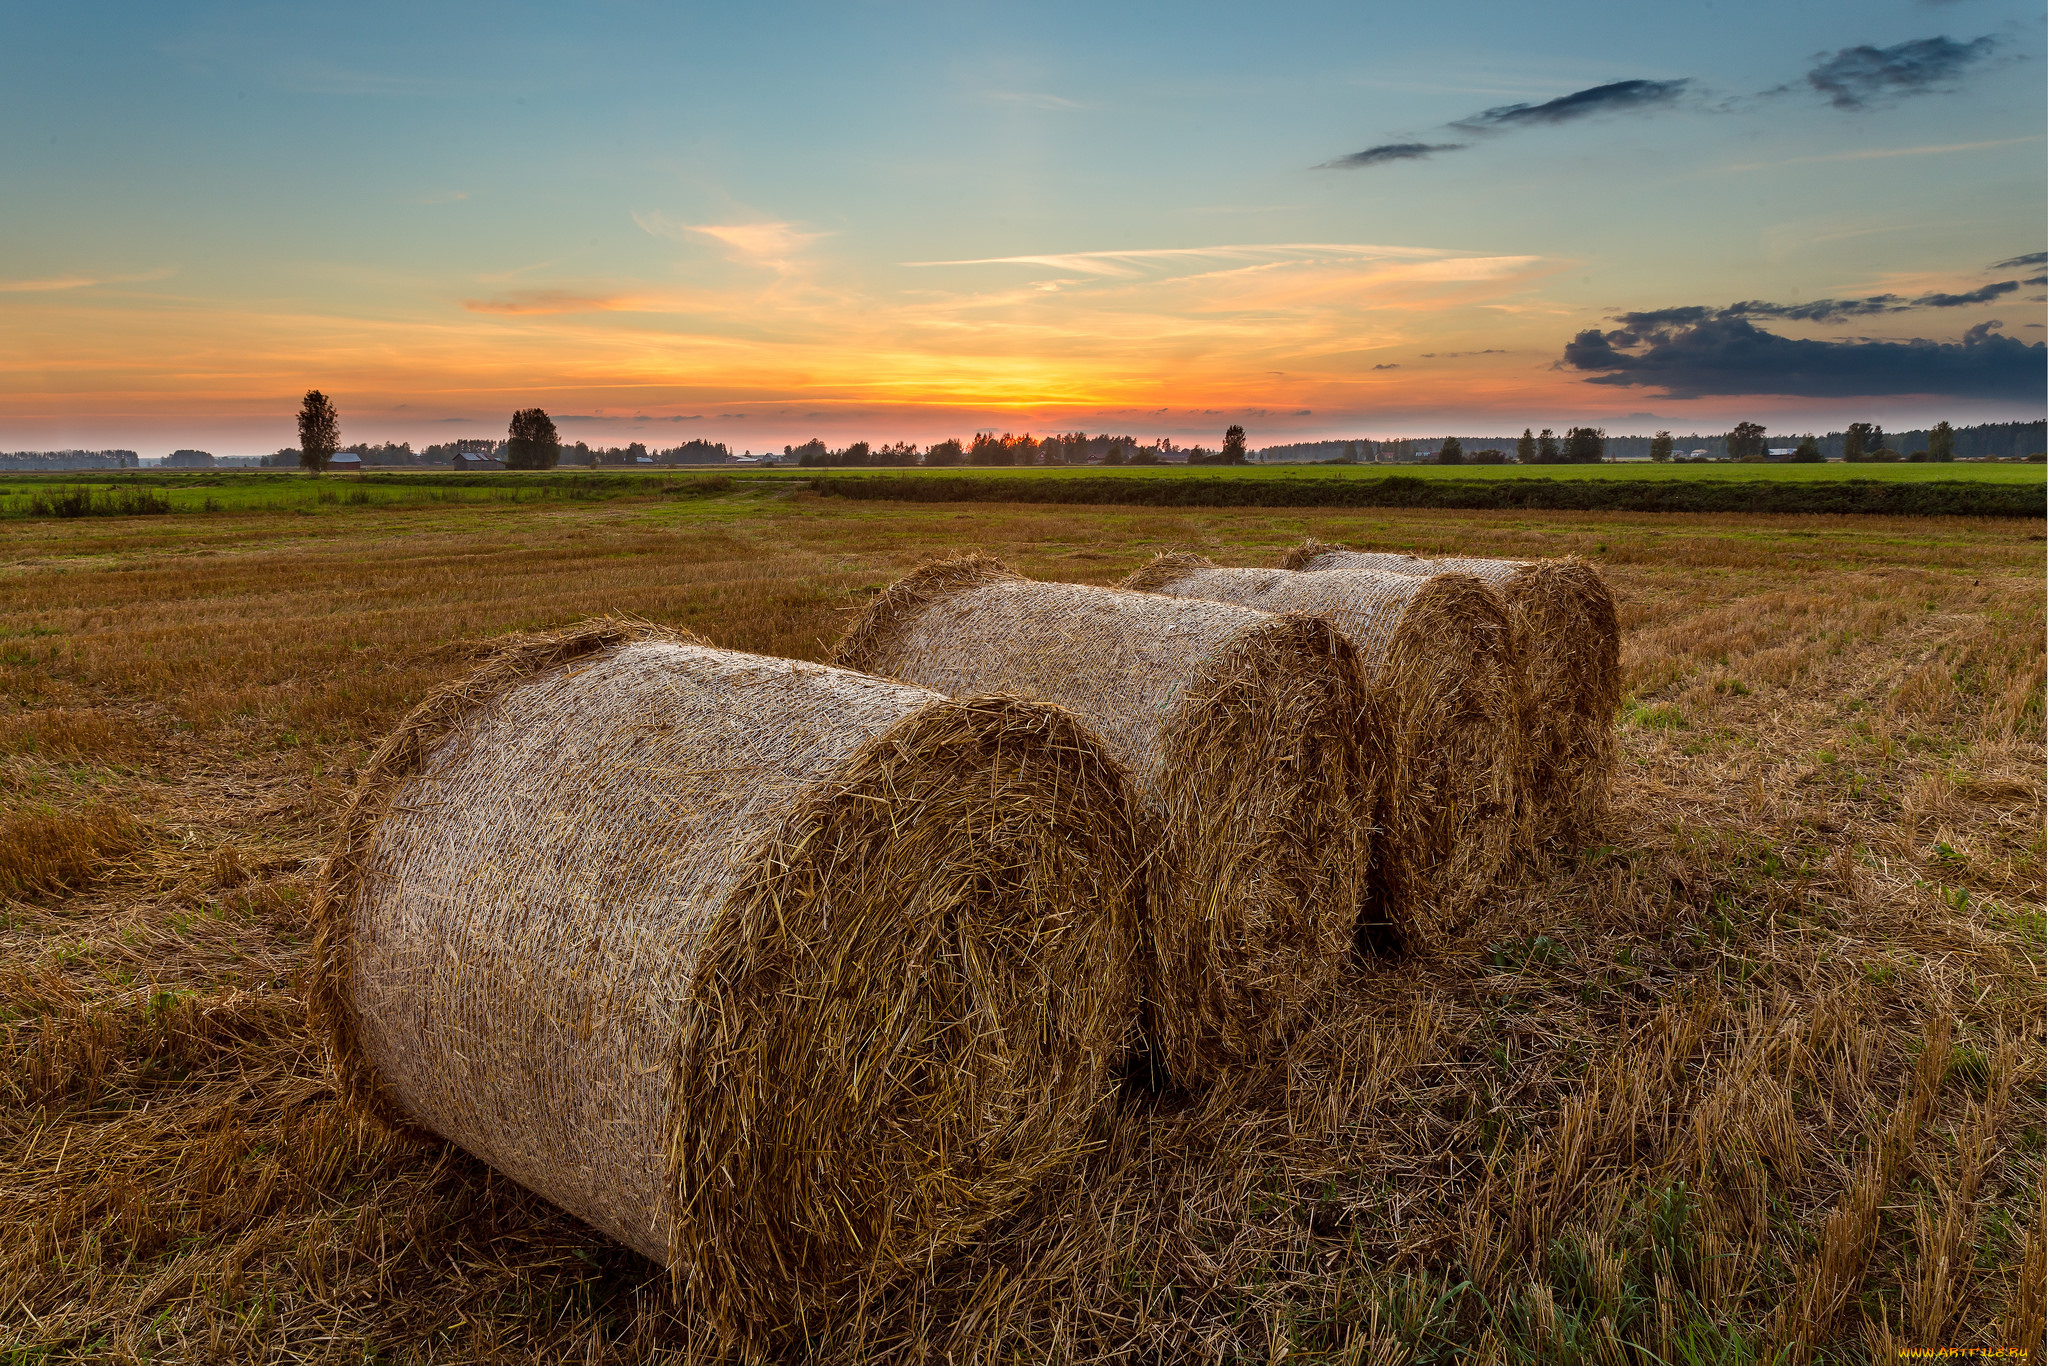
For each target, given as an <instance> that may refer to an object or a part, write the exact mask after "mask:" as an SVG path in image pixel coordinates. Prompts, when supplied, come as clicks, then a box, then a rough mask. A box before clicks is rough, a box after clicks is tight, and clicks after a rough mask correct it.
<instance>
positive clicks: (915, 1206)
mask: <svg viewBox="0 0 2048 1366" xmlns="http://www.w3.org/2000/svg"><path fill="white" fill-rule="evenodd" d="M1137 824H1138V816H1137V813H1136V811H1135V809H1134V808H1133V806H1132V804H1131V798H1130V795H1129V788H1128V783H1127V781H1126V779H1125V778H1124V776H1123V775H1122V773H1121V772H1120V770H1119V769H1118V767H1117V765H1116V764H1115V763H1114V761H1112V760H1111V759H1110V758H1108V757H1107V756H1106V755H1105V754H1104V753H1103V751H1102V749H1101V747H1100V746H1099V745H1098V744H1096V743H1095V742H1094V741H1093V740H1092V739H1091V738H1090V737H1089V736H1088V735H1087V734H1086V732H1085V731H1084V730H1083V729H1082V728H1081V727H1080V726H1078V725H1077V724H1076V723H1075V722H1074V721H1073V719H1072V718H1071V717H1069V716H1067V715H1066V714H1065V713H1063V712H1061V711H1059V710H1058V709H1056V708H1051V707H1046V706H1043V705H1038V704H1033V703H1028V702H1024V701H1020V700H1017V699H1013V698H979V699H968V700H957V701H949V700H947V699H945V698H942V697H940V696H938V695H936V694H934V693H931V692H928V691H925V690H923V689H919V688H912V687H906V686H904V685H902V684H896V683H890V682H887V681H884V680H881V679H876V678H869V677H865V676H862V675H858V674H853V673H848V672H846V671H843V670H839V669H831V668H825V667H822V666H818V665H802V664H794V663H791V662H789V661H786V660H776V659H767V658H763V657H760V656H754V655H745V654H739V653H735V652H732V651H725V650H716V649H712V648H710V647H708V646H705V645H703V644H702V643H701V642H698V641H696V640H695V639H694V638H691V637H687V636H682V635H678V634H675V633H671V632H667V631H664V630H661V629H659V628H655V627H651V626H647V625H644V624H638V623H620V622H600V623H597V624H593V625H588V626H585V627H581V628H576V629H572V630H568V631H564V632H559V633H555V634H552V635H545V636H539V637H533V638H528V639H525V640H523V641H520V642H518V643H516V644H514V645H512V646H510V647H508V648H507V649H505V650H504V651H502V652H501V653H499V654H498V655H497V656H496V657H494V658H493V659H491V660H490V661H489V662H488V663H486V664H485V665H484V666H483V667H482V668H480V669H479V670H478V671H477V672H476V673H475V674H473V675H471V676H470V677H469V678H467V679H464V680H461V681H459V682H457V683H455V684H451V685H449V686H448V687H446V688H444V689H442V690H441V691H440V692H438V693H436V694H435V695H433V696H432V697H430V698H429V699H428V700H427V701H426V702H425V703H423V704H422V705H421V706H420V707H419V708H418V709H417V710H416V711H415V712H414V713H413V715H412V716H411V717H409V718H408V719H407V720H406V722H405V723H404V724H403V725H402V726H401V727H400V728H399V730H398V731H397V732H396V733H395V734H393V735H392V736H391V737H390V738H389V739H387V740H386V741H385V742H384V744H383V745H382V747H380V749H379V750H378V752H377V754H376V755H375V757H374V758H373V759H372V761H371V764H370V766H369V768H368V770H367V771H366V773H365V775H364V777H363V779H362V782H361V784H360V785H359V787H358V790H357V792H356V794H355V796H354V798H353V799H352V801H351V803H350V806H349V807H348V809H347V811H346V813H345V816H344V819H343V831H342V835H341V839H340V842H339V845H338V848H337V850H336V852H335V854H334V856H333V857H332V859H331V860H330V862H329V865H328V868H327V872H326V875H325V877H324V880H323V884H322V888H321V892H320V896H319V900H318V903H317V906H316V915H317V918H318V941H317V945H316V954H315V956H316V969H315V981H314V986H313V996H314V1009H315V1012H316V1017H317V1019H318V1020H319V1021H320V1023H322V1024H323V1025H324V1026H325V1028H326V1030H327V1031H328V1036H329V1038H330V1039H331V1040H332V1042H333V1047H334V1052H335V1055H336V1062H337V1065H338V1069H339V1074H340V1078H341V1081H342V1084H343V1087H344V1090H345V1091H346V1092H347V1093H348V1094H350V1095H351V1096H352V1097H353V1098H354V1099H356V1100H357V1101H358V1102H360V1103H361V1104H363V1105H365V1106H367V1107H368V1108H370V1109H371V1110H373V1111H375V1112H377V1113H380V1114H382V1115H383V1116H384V1117H385V1118H387V1119H388V1120H390V1121H392V1122H395V1123H398V1124H400V1125H405V1126H412V1127H416V1128H419V1129H425V1130H429V1131H431V1132H433V1133H436V1134H439V1135H441V1136H442V1137H445V1138H447V1139H449V1140H451V1141H453V1142H455V1143H457V1144H459V1145H460V1146H462V1147H464V1148H466V1149H468V1150H469V1151H470V1152H472V1153H474V1154H475V1155H477V1156H478V1157H480V1158H482V1159H483V1160H485V1161H486V1162H488V1163H490V1164H491V1165H492V1166H494V1167H497V1168H498V1169H499V1170H501V1171H503V1172H505V1173H506V1174H507V1175H509V1176H511V1177H513V1178H514V1179H516V1180H518V1181H520V1182H522V1183H523V1184H525V1185H527V1186H530V1187H532V1188H533V1189H535V1190H537V1191H539V1192H540V1193H542V1194H543V1195H546V1196H547V1197H549V1198H550V1199H552V1200H554V1201H555V1202H556V1203H557V1204H559V1205H561V1206H562V1207H563V1208H565V1209H567V1210H569V1211H570V1212H571V1213H573V1214H575V1215H577V1216H578V1217H580V1218H582V1219H584V1220H586V1221H588V1222H589V1223H591V1224H593V1225H595V1226H596V1227H598V1228H600V1229H602V1230H604V1231H605V1232H607V1233H609V1234H611V1235H612V1236H614V1237H616V1238H618V1239H620V1240H621V1241H622V1242H625V1243H627V1244H629V1245H630V1246H632V1247H635V1248H637V1249H638V1250H640V1251H641V1252H643V1253H646V1254H647V1255H648V1256H650V1257H653V1258H655V1259H657V1260H659V1261H662V1262H665V1263H666V1264H667V1265H668V1266H669V1267H670V1268H671V1270H672V1272H673V1275H674V1280H675V1282H676V1284H677V1286H678V1288H679V1289H680V1290H681V1291H682V1292H683V1293H684V1296H685V1299H686V1302H688V1303H689V1304H690V1305H691V1306H692V1308H693V1309H695V1310H696V1311H698V1312H699V1313H701V1314H702V1315H703V1316H704V1319H705V1321H707V1322H710V1323H712V1324H714V1325H716V1327H717V1328H718V1330H719V1331H720V1332H721V1334H722V1335H725V1336H727V1337H729V1338H731V1339H734V1340H747V1341H767V1340H777V1339H786V1338H789V1337H792V1336H801V1335H804V1334H806V1333H808V1332H811V1331H814V1330H816V1329H817V1328H818V1327H820V1326H821V1325H822V1324H823V1323H824V1322H826V1321H827V1320H829V1319H830V1318H831V1317H832V1316H834V1315H836V1314H843V1313H846V1312H850V1311H849V1309H848V1306H849V1305H855V1306H857V1305H858V1304H859V1303H861V1302H863V1301H864V1299H865V1298H866V1297H868V1296H870V1295H872V1294H873V1293H874V1292H876V1291H878V1290H879V1289H881V1288H883V1287H885V1286H886V1285H888V1284H889V1283H891V1282H892V1281H894V1280H895V1279H897V1278H898V1277H899V1276H901V1275H902V1274H905V1273H906V1272H907V1271H908V1269H910V1268H912V1267H915V1266H917V1265H919V1264H922V1263H923V1262H925V1261H927V1260H929V1258H931V1257H932V1256H935V1255H937V1254H939V1253H941V1252H944V1251H945V1250H947V1249H948V1248H951V1247H954V1246H957V1245H958V1244H960V1243H961V1242H962V1241H964V1240H967V1239H969V1238H971V1237H972V1236H974V1234H975V1233H976V1231H977V1230H978V1229H979V1228H980V1226H981V1225H982V1224H983V1223H984V1222H986V1221H987V1220H988V1219H989V1218H991V1217H994V1216H996V1215H999V1214H1001V1213H1003V1212H1004V1211H1006V1210H1007V1209H1009V1208H1011V1207H1012V1206H1013V1205H1014V1204H1015V1203H1016V1202H1017V1201H1018V1200H1019V1199H1020V1198H1022V1196H1023V1195H1024V1194H1025V1193H1026V1192H1027V1191H1028V1190H1029V1188H1030V1187H1031V1186H1032V1185H1033V1184H1034V1182H1035V1181H1036V1180H1037V1179H1038V1178H1039V1177H1040V1176H1041V1175H1043V1174H1044V1173H1045V1172H1046V1171H1048V1170H1050V1169H1052V1168H1055V1167H1057V1166H1058V1165H1060V1164H1061V1163H1063V1162H1065V1161H1067V1160H1068V1159H1070V1158H1071V1157H1072V1156H1073V1155H1074V1154H1075V1153H1076V1152H1077V1151H1079V1150H1080V1149H1082V1148H1084V1147H1085V1146H1086V1145H1087V1143H1088V1142H1089V1141H1090V1135H1091V1124H1092V1121H1093V1117H1094V1115H1095V1113H1096V1111H1097V1109H1098V1107H1099V1106H1100V1105H1101V1104H1102V1102H1103V1101H1104V1100H1105V1098H1106V1097H1107V1095H1108V1094H1109V1093H1110V1089H1111V1076H1112V1068H1113V1067H1114V1066H1115V1064H1116V1063H1117V1062H1118V1060H1119V1059H1120V1058H1121V1056H1122V1055H1123V1054H1124V1052H1125V1051H1126V1050H1127V1048H1128V1046H1129V1043H1130V1039H1131V1037H1132V1034H1133V1031H1134V1028H1135V1022H1136V1013H1137V1006H1138V997H1137V990H1136V971H1135V958H1136V934H1137V908H1136V903H1135V896H1136V892H1137V887H1138V879H1139V877H1140V871H1139V868H1140V856H1139V851H1138V848H1137V845H1136V842H1135V838H1134V832H1135V830H1136V827H1137Z"/></svg>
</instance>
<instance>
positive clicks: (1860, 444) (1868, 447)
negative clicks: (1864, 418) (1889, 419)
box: [1842, 422, 1884, 461]
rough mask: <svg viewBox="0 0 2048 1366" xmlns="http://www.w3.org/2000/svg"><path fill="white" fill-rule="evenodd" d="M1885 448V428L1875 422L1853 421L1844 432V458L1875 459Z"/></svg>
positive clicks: (1852, 459) (1856, 459)
mask: <svg viewBox="0 0 2048 1366" xmlns="http://www.w3.org/2000/svg"><path fill="white" fill-rule="evenodd" d="M1883 449H1884V428H1882V427H1880V426H1878V425H1877V424H1876V423H1875V422H1851V423H1850V424H1849V429H1848V430H1847V431H1845V432H1843V433H1842V459H1844V460H1848V461H1862V460H1875V459H1877V458H1878V454H1877V453H1878V452H1879V451H1881V450H1883Z"/></svg>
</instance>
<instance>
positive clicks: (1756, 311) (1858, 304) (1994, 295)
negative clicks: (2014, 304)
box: [1615, 280, 2020, 336]
mask: <svg viewBox="0 0 2048 1366" xmlns="http://www.w3.org/2000/svg"><path fill="white" fill-rule="evenodd" d="M2019 287H2020V282H2019V281H2018V280H2000V281H1998V282H1997V283H1996V284H1988V285H1982V286H1979V287H1978V288H1976V289H1970V290H1962V291H1957V292H1953V293H1950V292H1942V291H1930V292H1928V293H1924V294H1920V295H1918V296H1916V297H1913V298H1907V297H1906V296H1905V295H1902V294H1870V295H1866V296H1864V297H1863V298H1860V299H1812V300H1809V301H1807V302H1806V303H1800V304H1780V303H1772V302H1770V301H1768V300H1765V299H1745V300H1743V301H1742V302H1740V303H1733V304H1729V305H1728V306H1727V307H1725V308H1716V307H1713V306H1711V305H1705V304H1684V305H1680V306H1679V307H1676V308H1655V309H1645V310H1642V311H1639V312H1635V313H1623V314H1620V315H1618V316H1617V317H1616V318H1615V321H1616V322H1618V323H1620V324H1621V325H1622V327H1623V328H1624V329H1625V330H1627V331H1629V332H1633V333H1640V334H1642V335H1645V336H1650V335H1654V334H1656V333H1658V332H1660V331H1662V330H1664V329H1667V328H1672V327H1695V326H1698V325H1699V324H1701V323H1707V322H1725V321H1728V320H1729V319H1732V318H1782V319H1784V320H1786V321H1787V322H1803V323H1838V322H1846V321H1848V320H1849V319H1851V318H1869V317H1877V316H1880V315H1883V314H1888V313H1910V312H1912V311H1913V310H1915V309H1921V308H1969V307H1972V306H1974V305H1977V304H1988V303H1990V302H1992V301H1993V300H1995V299H2000V298H2003V297H2005V296H2006V295H2008V294H2011V293H2012V292H2013V291H2015V290H2017V289H2018V288H2019Z"/></svg>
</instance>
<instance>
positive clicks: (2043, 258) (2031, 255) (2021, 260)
mask: <svg viewBox="0 0 2048 1366" xmlns="http://www.w3.org/2000/svg"><path fill="white" fill-rule="evenodd" d="M2027 266H2048V251H2030V252H2028V253H2027V254H2026V255H2025V256H2015V257H2013V258H2012V259H2011V260H2008V261H2000V262H1999V263H1998V264H1997V265H1995V266H1992V267H1991V269H1993V270H2021V269H2024V268H2025V267H2027Z"/></svg>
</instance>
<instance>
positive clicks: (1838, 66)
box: [1806, 34, 1998, 109]
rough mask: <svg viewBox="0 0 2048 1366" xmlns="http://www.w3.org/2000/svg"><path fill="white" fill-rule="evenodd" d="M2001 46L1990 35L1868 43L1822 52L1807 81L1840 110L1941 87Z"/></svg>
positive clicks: (1866, 105)
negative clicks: (1964, 40) (1961, 39)
mask: <svg viewBox="0 0 2048 1366" xmlns="http://www.w3.org/2000/svg"><path fill="white" fill-rule="evenodd" d="M1997 46H1998V40H1997V39H1996V38H1993V37H1992V36H1991V35H1989V34H1986V35H1984V36H1983V37H1981V38H1972V39H1971V40H1970V41H1969V42H1967V43H1959V42H1956V41H1955V40H1954V39H1953V38H1948V37H1945V36H1938V37H1934V38H1913V39H1909V40H1908V41H1906V42H1903V43H1894V44H1893V45H1892V46H1890V47H1873V46H1871V45H1870V44H1868V43H1865V44H1862V45H1861V46H1858V47H1845V48H1843V49H1841V50H1840V51H1839V52H1835V53H1833V54H1822V55H1821V56H1820V57H1819V58H1818V59H1817V60H1816V61H1815V63H1814V66H1813V68H1812V69H1811V70H1809V71H1808V72H1807V73H1806V83H1807V84H1808V85H1810V86H1812V87H1813V88H1814V89H1815V90H1817V91H1819V92H1820V93H1821V94H1823V95H1825V96H1827V99H1828V103H1829V104H1832V105H1833V106H1834V107H1835V108H1837V109H1863V108H1866V107H1868V106H1869V105H1870V104H1872V103H1873V102H1875V101H1877V100H1880V99H1883V98H1885V97H1886V96H1897V95H1920V94H1925V93H1927V92H1929V91H1933V90H1940V89H1942V88H1944V87H1946V86H1947V85H1948V84H1949V83H1950V82H1951V81H1953V80H1954V79H1955V78H1956V77H1958V76H1960V75H1961V74H1962V73H1963V72H1964V71H1966V70H1967V69H1969V68H1970V67H1971V66H1974V65H1975V64H1976V63H1978V62H1980V61H1982V60H1984V59H1985V58H1986V57H1989V56H1990V55H1991V53H1992V51H1993V50H1994V49H1995V48H1996V47H1997Z"/></svg>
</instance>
